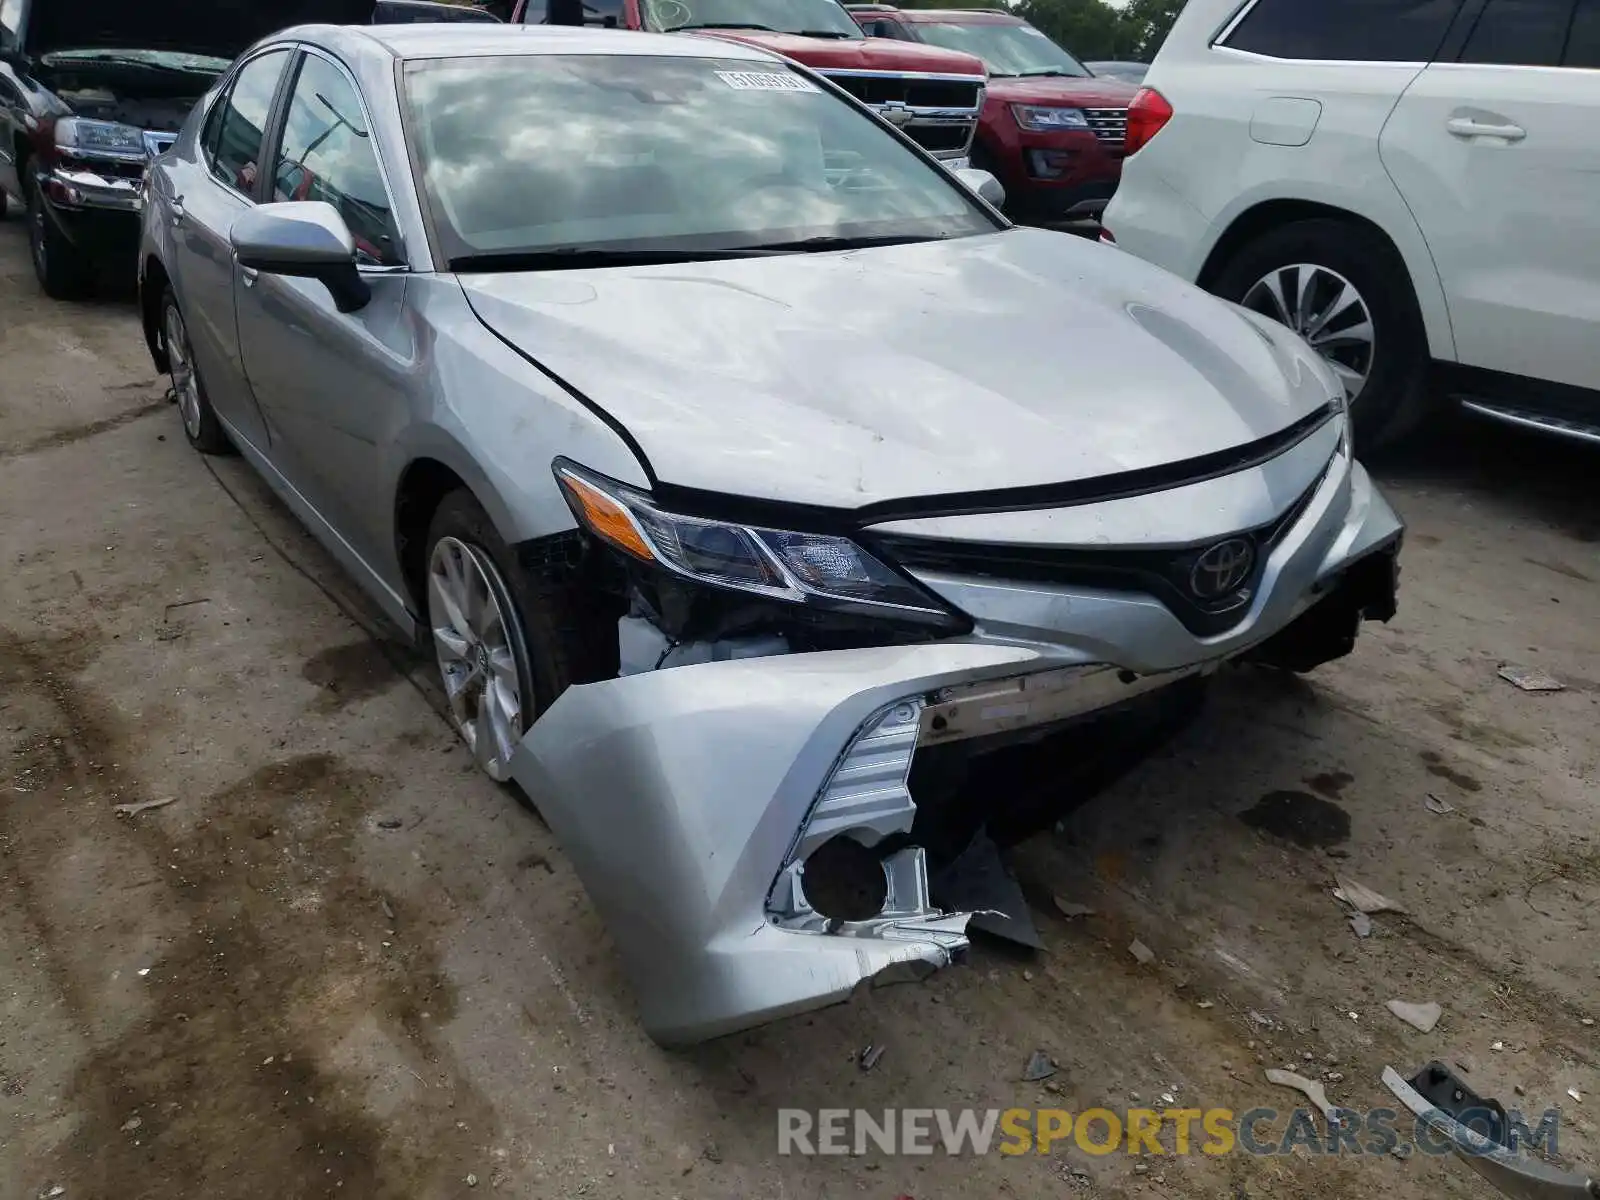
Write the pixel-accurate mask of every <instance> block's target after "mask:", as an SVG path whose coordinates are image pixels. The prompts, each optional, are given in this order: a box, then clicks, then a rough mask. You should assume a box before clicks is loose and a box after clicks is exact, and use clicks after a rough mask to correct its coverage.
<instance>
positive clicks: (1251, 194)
mask: <svg viewBox="0 0 1600 1200" xmlns="http://www.w3.org/2000/svg"><path fill="white" fill-rule="evenodd" d="M1145 84H1146V88H1145V90H1144V91H1142V92H1141V93H1140V95H1139V97H1138V98H1137V99H1136V100H1135V101H1134V105H1133V108H1132V109H1131V110H1130V112H1129V119H1128V141H1127V150H1128V153H1129V154H1130V155H1131V156H1132V157H1131V158H1130V159H1129V161H1128V163H1127V164H1126V166H1125V167H1124V168H1123V175H1122V185H1121V187H1120V188H1119V189H1118V191H1117V194H1116V196H1115V198H1114V199H1113V200H1112V202H1111V205H1110V207H1109V208H1108V209H1107V210H1106V214H1105V225H1106V227H1107V229H1108V230H1109V231H1110V233H1109V235H1108V236H1107V237H1106V239H1105V240H1112V238H1113V237H1114V239H1115V241H1116V243H1117V244H1118V245H1120V246H1121V247H1122V248H1123V249H1124V250H1127V251H1130V252H1132V253H1133V254H1136V255H1138V256H1139V257H1141V258H1146V259H1149V260H1150V261H1152V262H1155V263H1157V264H1159V265H1161V266H1163V267H1166V268H1167V269H1169V270H1171V271H1174V272H1176V273H1177V274H1179V275H1181V276H1183V277H1184V278H1186V279H1191V280H1194V281H1196V282H1198V283H1199V284H1200V285H1201V286H1202V287H1205V288H1208V289H1210V290H1211V291H1213V292H1216V293H1217V294H1219V295H1222V296H1225V297H1227V298H1229V299H1232V300H1237V301H1240V302H1242V303H1243V304H1245V305H1247V306H1248V307H1250V308H1253V309H1255V310H1257V311H1258V312H1261V313H1264V314H1266V315H1268V316H1271V317H1273V318H1274V319H1276V320H1278V321H1281V322H1283V323H1285V324H1287V325H1290V326H1292V327H1293V328H1295V329H1298V330H1299V331H1300V332H1301V333H1302V334H1303V335H1305V337H1306V338H1307V339H1308V340H1309V341H1310V342H1311V344H1312V345H1313V346H1315V347H1316V348H1317V350H1318V351H1319V352H1320V353H1321V354H1322V355H1323V356H1324V357H1325V358H1326V359H1328V360H1329V362H1331V363H1332V364H1333V366H1334V369H1335V370H1337V371H1338V373H1339V374H1340V376H1341V377H1342V378H1343V379H1344V380H1345V384H1346V387H1347V389H1348V390H1349V393H1350V396H1351V400H1352V411H1353V413H1354V416H1355V419H1356V423H1357V429H1358V434H1359V436H1360V438H1361V440H1362V441H1363V443H1364V444H1365V445H1366V446H1368V447H1371V446H1375V445H1378V444H1381V443H1383V442H1386V441H1392V440H1393V439H1395V438H1397V437H1399V436H1400V435H1401V434H1403V433H1405V432H1406V431H1408V430H1409V429H1410V428H1412V427H1413V426H1414V425H1415V424H1416V422H1417V421H1418V419H1419V418H1420V417H1421V416H1422V415H1423V413H1424V409H1425V397H1426V396H1427V395H1428V394H1429V392H1430V390H1431V389H1429V388H1427V387H1426V386H1425V385H1426V384H1427V383H1428V382H1429V379H1430V374H1431V370H1430V369H1431V368H1433V367H1434V366H1437V367H1439V368H1440V371H1439V374H1440V375H1442V376H1443V380H1442V383H1443V389H1442V390H1443V391H1444V392H1445V393H1447V394H1450V395H1453V396H1456V397H1459V398H1460V399H1461V401H1462V402H1463V403H1464V404H1466V405H1467V406H1468V407H1470V408H1472V409H1474V410H1476V411H1478V412H1480V413H1483V414H1485V415H1487V416H1492V417H1496V418H1499V419H1501V420H1503V421H1507V422H1510V423H1512V424H1515V425H1527V426H1535V427H1539V428H1543V429H1546V430H1550V431H1553V432H1557V433H1562V434H1566V435H1568V436H1572V437H1579V438H1584V439H1588V440H1591V441H1595V442H1600V390H1597V389H1600V0H1339V2H1337V3H1334V2H1330V0H1320V2H1317V3H1311V2H1309V0H1246V2H1245V3H1243V4H1241V3H1240V2H1239V0H1190V3H1189V5H1188V7H1187V8H1186V9H1184V11H1183V14H1182V15H1181V16H1180V17H1179V18H1178V21H1177V23H1176V24H1175V25H1174V26H1173V29H1172V32H1171V34H1170V35H1169V36H1168V38H1167V41H1166V44H1165V45H1164V46H1163V47H1162V49H1161V53H1160V54H1159V55H1158V56H1157V57H1156V60H1155V63H1154V65H1153V66H1152V67H1151V69H1150V73H1149V75H1148V76H1147V77H1146V79H1145Z"/></svg>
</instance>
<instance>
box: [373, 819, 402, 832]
mask: <svg viewBox="0 0 1600 1200" xmlns="http://www.w3.org/2000/svg"><path fill="white" fill-rule="evenodd" d="M402 823H403V822H402V821H401V820H400V818H399V817H379V818H378V828H379V829H399V828H400V826H401V824H402Z"/></svg>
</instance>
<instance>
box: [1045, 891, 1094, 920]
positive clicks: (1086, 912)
mask: <svg viewBox="0 0 1600 1200" xmlns="http://www.w3.org/2000/svg"><path fill="white" fill-rule="evenodd" d="M1051 899H1052V900H1054V901H1055V902H1056V911H1057V912H1059V913H1060V914H1061V915H1062V916H1063V917H1066V918H1068V919H1069V920H1070V919H1071V918H1073V917H1092V916H1094V915H1095V910H1094V909H1092V908H1090V907H1089V906H1088V905H1087V904H1077V903H1074V902H1073V901H1071V900H1063V899H1062V898H1061V897H1060V896H1052V897H1051Z"/></svg>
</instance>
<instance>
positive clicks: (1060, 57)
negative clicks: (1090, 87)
mask: <svg viewBox="0 0 1600 1200" xmlns="http://www.w3.org/2000/svg"><path fill="white" fill-rule="evenodd" d="M917 29H918V31H919V32H920V33H921V34H922V40H923V41H925V42H931V43H932V44H933V45H935V46H943V47H944V48H945V49H947V50H965V51H966V52H967V53H968V54H976V55H977V56H978V57H979V58H981V59H983V65H984V66H986V67H988V68H989V74H991V75H1080V76H1084V77H1087V76H1088V74H1089V72H1088V71H1087V70H1086V69H1085V68H1084V65H1083V64H1082V63H1080V62H1079V61H1078V60H1077V59H1075V58H1073V57H1072V55H1070V54H1068V53H1067V52H1066V51H1065V50H1063V49H1062V48H1061V47H1060V46H1058V45H1056V44H1055V43H1054V42H1052V41H1051V40H1050V39H1049V38H1047V37H1045V35H1044V34H1042V33H1040V32H1039V31H1038V30H1037V29H1035V28H1034V27H1033V26H1032V25H1013V24H1011V23H1010V22H1009V21H975V22H973V23H972V24H970V25H957V24H954V23H951V22H945V21H937V22H936V21H919V22H918V23H917Z"/></svg>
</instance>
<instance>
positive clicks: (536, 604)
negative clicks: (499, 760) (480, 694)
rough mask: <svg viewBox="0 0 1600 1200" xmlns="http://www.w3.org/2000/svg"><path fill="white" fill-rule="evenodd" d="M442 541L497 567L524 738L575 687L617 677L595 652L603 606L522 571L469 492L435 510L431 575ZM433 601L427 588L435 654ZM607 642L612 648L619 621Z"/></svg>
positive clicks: (428, 559) (495, 581)
mask: <svg viewBox="0 0 1600 1200" xmlns="http://www.w3.org/2000/svg"><path fill="white" fill-rule="evenodd" d="M444 538H455V539H456V540H457V541H460V542H462V543H464V544H465V545H466V546H467V547H468V548H469V549H471V550H472V551H473V552H474V553H476V554H478V555H481V556H482V557H483V558H484V559H486V560H487V561H488V562H489V563H490V564H491V565H492V566H493V568H494V570H493V573H492V575H491V576H490V585H491V587H492V588H494V589H498V594H499V603H500V606H501V610H502V611H503V612H508V613H509V614H510V615H511V618H512V619H511V620H510V621H509V624H510V625H512V626H514V628H509V629H508V630H507V634H508V635H509V636H508V638H507V640H508V642H509V643H510V649H511V652H512V656H513V658H514V659H515V661H516V664H517V674H518V679H519V686H520V688H521V692H522V700H523V703H522V716H523V732H526V729H527V727H528V726H529V725H531V724H532V723H533V721H534V719H535V718H537V717H538V716H539V714H540V713H542V712H544V711H545V709H547V708H549V707H550V705H552V704H554V703H555V701H556V698H557V697H558V696H560V695H561V693H562V692H564V691H566V690H567V686H568V685H569V684H571V683H572V682H574V681H575V680H578V679H582V678H595V677H598V676H600V675H603V674H612V675H614V674H615V673H616V665H615V663H614V662H612V663H610V664H609V669H607V666H606V665H605V664H604V663H603V662H602V661H601V660H602V659H603V655H601V654H599V653H598V652H599V651H600V649H601V643H600V640H599V638H600V636H601V635H602V632H603V631H602V630H601V629H600V627H599V624H598V620H599V619H602V618H603V617H604V613H603V610H604V608H605V607H606V606H604V605H603V604H600V603H598V602H597V601H596V598H595V597H591V596H588V595H586V593H585V591H584V589H583V588H581V587H580V586H577V585H572V584H566V583H552V582H548V581H545V580H541V579H537V578H535V577H534V576H532V575H530V574H529V573H528V572H527V571H525V570H523V569H522V567H521V566H520V565H519V563H518V562H517V559H516V555H515V554H513V553H512V551H511V549H510V547H508V546H507V545H506V543H505V539H503V538H502V537H501V536H500V532H499V530H497V529H496V528H495V527H494V522H493V521H491V520H490V519H489V515H488V514H487V513H486V512H484V510H483V506H482V505H480V504H479V503H478V501H477V498H476V497H474V496H473V494H472V493H471V492H470V491H467V490H466V489H465V488H461V489H458V490H456V491H454V492H451V493H450V494H449V495H447V496H446V497H445V498H444V499H443V500H442V501H440V503H439V507H438V508H437V509H436V510H435V511H434V514H433V520H432V521H431V522H430V523H429V525H428V540H427V547H426V551H425V553H424V555H423V560H422V561H423V563H424V571H425V572H426V571H427V570H429V569H431V568H430V567H429V564H431V563H432V562H433V559H434V550H435V548H436V547H437V546H438V544H439V542H440V541H441V540H442V539H444ZM424 581H426V574H425V575H424ZM429 594H430V593H429V590H428V587H427V584H426V582H424V585H423V596H422V600H423V606H424V614H425V616H427V619H428V629H427V630H425V631H424V637H425V638H426V639H427V640H428V641H429V643H430V644H429V645H428V646H427V649H428V650H429V652H430V653H431V652H432V650H433V647H432V645H431V630H432V628H433V625H434V623H435V617H434V614H432V613H431V612H428V611H427V609H428V606H429V603H430V602H429V599H428V597H429ZM610 637H611V643H610V645H611V646H612V647H614V646H615V643H616V633H615V622H614V621H612V623H611V628H610ZM591 659H594V661H590V660H591ZM530 698H531V703H530Z"/></svg>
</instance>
